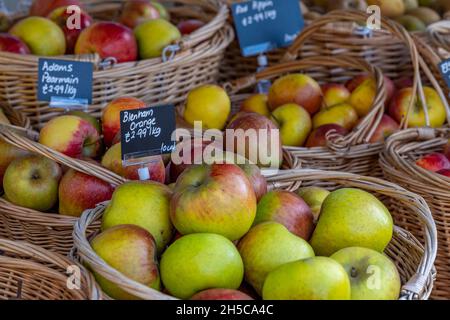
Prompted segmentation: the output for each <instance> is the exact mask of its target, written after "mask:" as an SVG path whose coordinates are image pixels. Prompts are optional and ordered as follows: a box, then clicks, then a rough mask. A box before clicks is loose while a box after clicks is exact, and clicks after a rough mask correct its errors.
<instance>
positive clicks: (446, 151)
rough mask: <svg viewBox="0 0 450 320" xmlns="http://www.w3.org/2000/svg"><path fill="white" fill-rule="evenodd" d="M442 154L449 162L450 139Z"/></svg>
mask: <svg viewBox="0 0 450 320" xmlns="http://www.w3.org/2000/svg"><path fill="white" fill-rule="evenodd" d="M444 154H445V155H446V156H447V158H448V159H449V160H450V139H449V140H448V142H447V144H446V145H445V147H444Z"/></svg>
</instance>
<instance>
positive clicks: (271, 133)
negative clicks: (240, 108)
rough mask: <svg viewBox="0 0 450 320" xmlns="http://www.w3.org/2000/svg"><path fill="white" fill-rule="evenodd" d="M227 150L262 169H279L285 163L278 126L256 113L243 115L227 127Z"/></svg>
mask: <svg viewBox="0 0 450 320" xmlns="http://www.w3.org/2000/svg"><path fill="white" fill-rule="evenodd" d="M225 142H226V150H227V151H229V152H233V153H236V154H238V155H241V156H243V157H245V158H246V159H248V160H250V162H251V163H254V164H257V165H258V166H260V167H271V168H279V167H280V166H281V163H282V161H283V151H282V143H281V137H280V132H279V129H278V127H277V125H276V124H275V123H274V122H273V121H271V120H270V119H268V118H267V117H264V116H262V115H260V114H257V113H254V112H246V113H241V114H240V115H239V116H238V117H237V118H236V119H235V120H234V121H232V122H230V123H229V124H228V126H227V130H226V135H225Z"/></svg>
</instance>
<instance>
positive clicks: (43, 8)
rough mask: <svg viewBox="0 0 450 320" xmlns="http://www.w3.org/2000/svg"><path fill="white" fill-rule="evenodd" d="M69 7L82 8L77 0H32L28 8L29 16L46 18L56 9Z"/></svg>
mask: <svg viewBox="0 0 450 320" xmlns="http://www.w3.org/2000/svg"><path fill="white" fill-rule="evenodd" d="M71 5H75V6H78V7H81V6H82V5H81V2H80V1H79V0H34V1H33V3H32V5H31V7H30V16H41V17H46V16H48V15H49V13H50V12H52V11H53V10H55V9H56V8H60V7H67V6H71Z"/></svg>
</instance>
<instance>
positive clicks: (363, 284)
mask: <svg viewBox="0 0 450 320" xmlns="http://www.w3.org/2000/svg"><path fill="white" fill-rule="evenodd" d="M330 258H331V259H334V260H336V261H337V262H339V264H341V265H342V266H343V267H344V269H345V271H346V272H347V275H348V277H349V279H350V284H351V299H352V300H397V299H398V297H399V295H400V289H401V282H400V275H399V273H398V271H397V267H396V266H395V264H394V263H393V262H392V261H391V260H389V258H388V257H386V256H385V255H384V254H381V253H379V252H377V251H375V250H372V249H367V248H360V247H350V248H344V249H341V250H339V251H338V252H336V253H334V254H333V255H332V256H331V257H330Z"/></svg>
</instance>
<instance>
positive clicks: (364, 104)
mask: <svg viewBox="0 0 450 320" xmlns="http://www.w3.org/2000/svg"><path fill="white" fill-rule="evenodd" d="M376 94H377V84H376V83H375V80H374V79H373V78H368V79H367V80H364V81H363V82H362V83H361V84H360V85H359V86H358V87H356V88H355V90H353V91H352V93H351V95H350V98H349V100H348V102H349V104H350V105H351V106H352V107H353V108H354V109H355V110H356V112H357V113H358V116H359V117H364V116H366V115H367V114H368V113H369V112H370V110H371V109H372V106H373V102H374V100H375V96H376Z"/></svg>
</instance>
